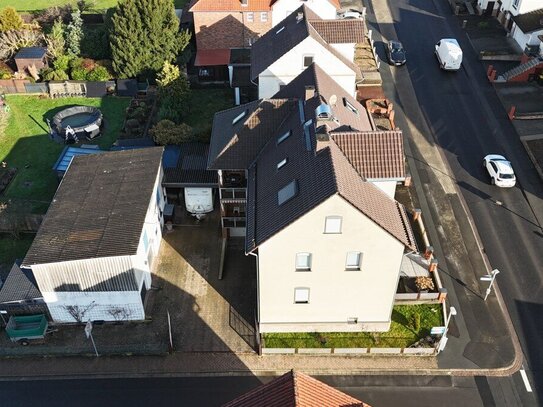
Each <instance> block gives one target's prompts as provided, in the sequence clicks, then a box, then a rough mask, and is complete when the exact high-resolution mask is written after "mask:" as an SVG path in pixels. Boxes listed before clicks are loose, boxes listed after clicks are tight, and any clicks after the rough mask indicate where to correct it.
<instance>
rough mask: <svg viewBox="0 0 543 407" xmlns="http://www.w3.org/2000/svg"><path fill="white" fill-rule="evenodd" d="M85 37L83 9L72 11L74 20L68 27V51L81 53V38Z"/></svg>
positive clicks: (76, 53) (75, 53)
mask: <svg viewBox="0 0 543 407" xmlns="http://www.w3.org/2000/svg"><path fill="white" fill-rule="evenodd" d="M82 39H83V20H82V19H81V11H79V10H76V11H74V12H73V13H72V21H70V23H69V24H68V26H67V27H66V48H67V49H68V52H70V53H71V54H74V55H79V54H80V52H81V40H82Z"/></svg>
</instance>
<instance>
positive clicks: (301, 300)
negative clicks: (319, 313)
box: [294, 287, 310, 304]
mask: <svg viewBox="0 0 543 407" xmlns="http://www.w3.org/2000/svg"><path fill="white" fill-rule="evenodd" d="M309 294H310V290H309V287H296V288H294V304H309Z"/></svg>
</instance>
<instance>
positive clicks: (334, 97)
mask: <svg viewBox="0 0 543 407" xmlns="http://www.w3.org/2000/svg"><path fill="white" fill-rule="evenodd" d="M336 103H337V96H336V95H332V96H330V104H331V105H332V106H335V105H336Z"/></svg>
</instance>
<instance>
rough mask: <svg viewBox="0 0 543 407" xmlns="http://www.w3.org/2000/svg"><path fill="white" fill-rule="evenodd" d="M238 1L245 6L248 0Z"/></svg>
mask: <svg viewBox="0 0 543 407" xmlns="http://www.w3.org/2000/svg"><path fill="white" fill-rule="evenodd" d="M239 2H240V3H241V5H242V6H243V7H247V6H248V5H249V0H239Z"/></svg>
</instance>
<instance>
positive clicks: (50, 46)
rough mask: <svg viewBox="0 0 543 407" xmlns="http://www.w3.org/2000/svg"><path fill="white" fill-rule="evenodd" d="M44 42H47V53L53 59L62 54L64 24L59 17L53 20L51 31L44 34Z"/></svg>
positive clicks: (64, 44) (64, 43)
mask: <svg viewBox="0 0 543 407" xmlns="http://www.w3.org/2000/svg"><path fill="white" fill-rule="evenodd" d="M45 43H46V44H47V54H48V55H49V56H50V57H51V58H53V59H55V58H58V57H59V56H61V55H63V54H64V47H65V46H66V41H64V24H62V20H61V19H60V18H58V19H57V20H55V23H54V24H53V27H51V32H50V33H49V34H47V35H46V36H45Z"/></svg>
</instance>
